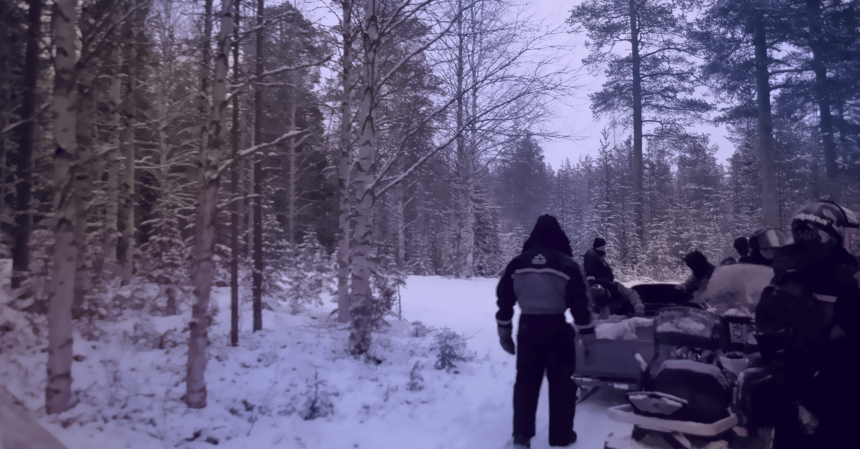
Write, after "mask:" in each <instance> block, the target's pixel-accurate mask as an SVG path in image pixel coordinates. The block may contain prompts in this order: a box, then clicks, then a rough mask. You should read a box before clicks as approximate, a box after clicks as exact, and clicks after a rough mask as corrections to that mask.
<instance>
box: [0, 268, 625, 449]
mask: <svg viewBox="0 0 860 449" xmlns="http://www.w3.org/2000/svg"><path fill="white" fill-rule="evenodd" d="M495 286H496V280H495V279H476V280H453V279H443V278H440V277H417V276H413V277H410V278H409V279H408V282H407V286H406V287H405V288H404V289H402V291H401V294H402V308H403V310H402V316H403V321H399V320H397V319H396V318H394V319H389V320H388V322H389V323H390V324H391V326H390V327H386V328H385V329H383V330H382V331H381V332H380V333H377V334H375V335H374V347H373V350H372V353H373V355H374V356H375V357H377V358H379V359H381V360H382V363H380V364H379V365H376V364H366V363H363V362H361V361H358V360H355V359H353V358H352V357H350V356H349V355H348V354H347V352H346V346H347V343H346V342H347V338H348V335H349V330H348V327H347V326H346V325H343V324H339V323H337V322H336V319H335V316H334V315H330V313H331V312H332V311H333V310H334V308H335V304H333V303H331V302H330V300H329V299H328V298H326V300H325V302H324V305H323V306H317V307H312V308H310V309H308V310H307V311H305V312H301V313H299V314H297V315H291V314H290V313H288V309H287V308H286V307H280V306H278V305H274V304H273V306H274V307H275V309H276V310H275V311H265V312H264V316H263V319H264V330H263V331H261V332H256V333H252V332H250V329H251V314H250V305H249V304H244V305H243V308H244V309H248V312H245V313H244V314H243V315H242V317H241V325H240V329H241V332H240V337H239V346H238V347H231V346H230V345H229V317H230V306H229V300H230V296H229V290H228V289H226V288H218V289H216V290H215V291H214V301H216V302H217V306H218V307H217V309H218V313H217V315H216V318H215V323H214V325H213V327H212V329H211V333H210V337H211V341H212V345H211V346H210V348H209V364H208V367H207V372H206V380H207V383H208V392H209V396H208V400H209V402H208V406H207V407H206V408H205V409H202V410H192V409H189V408H187V407H186V406H185V404H184V403H183V402H182V395H183V394H184V392H185V382H184V375H185V362H186V348H187V346H186V339H187V335H188V334H187V331H186V332H183V328H184V327H186V324H187V322H188V319H189V316H188V312H186V313H184V314H182V315H179V316H170V317H160V316H145V315H144V314H143V313H140V312H137V314H132V313H128V314H126V315H124V317H123V318H121V319H119V320H116V321H102V322H98V323H99V326H100V329H99V330H100V331H101V336H100V337H98V338H97V339H93V337H90V338H91V339H93V340H92V341H87V339H85V338H83V337H82V335H80V333H78V332H76V335H75V346H74V352H75V354H76V361H75V363H74V366H73V371H72V376H73V379H74V385H73V388H74V389H75V390H76V400H77V401H79V403H78V404H77V406H76V407H74V408H73V409H71V410H69V411H67V412H65V413H63V414H60V415H55V416H46V415H45V409H44V387H45V364H46V360H47V356H46V354H45V352H44V351H45V350H46V347H47V343H46V335H45V331H44V330H43V331H42V332H40V333H39V334H38V335H36V334H34V333H33V332H32V329H33V328H34V326H32V325H31V324H28V322H27V319H26V317H24V316H23V315H20V314H18V315H15V313H14V312H11V311H9V310H8V309H7V310H3V311H2V312H3V314H4V315H9V316H7V317H2V318H3V319H9V317H11V318H12V321H15V322H17V323H18V324H19V325H18V326H16V330H15V331H13V332H9V333H7V334H6V335H4V336H2V337H0V347H2V351H0V379H3V381H4V383H6V385H7V387H8V388H9V390H10V391H11V392H12V393H13V394H14V395H16V396H17V397H18V398H19V399H21V400H22V401H23V402H24V403H25V405H27V406H28V407H29V408H30V409H31V410H34V411H35V414H36V415H37V417H38V419H39V421H40V422H41V423H42V424H43V425H44V426H45V427H46V428H47V429H48V430H50V431H51V432H52V433H54V434H55V435H56V436H57V437H58V438H59V439H60V440H61V441H63V442H64V443H65V444H66V445H67V446H68V447H69V449H85V448H86V449H90V448H97V447H102V448H117V449H118V448H135V449H137V448H141V449H143V448H159V449H161V448H206V447H213V446H216V445H217V446H218V447H227V448H250V447H272V448H297V449H303V448H319V449H327V448H331V449H348V448H392V449H394V448H397V449H400V448H409V449H423V448H427V449H431V448H432V449H436V448H439V449H458V448H464V449H465V448H468V449H484V448H486V449H496V448H503V447H506V446H507V447H509V446H510V439H511V437H510V434H511V425H512V396H513V383H514V378H515V374H516V370H515V358H514V357H513V356H510V355H508V354H507V353H505V352H504V351H503V350H502V349H501V348H500V347H499V345H498V337H497V334H496V324H495V319H494V313H495V311H496V307H495V294H494V292H495ZM515 319H516V317H515ZM0 321H2V320H0ZM416 321H421V322H422V323H423V324H424V325H426V326H427V327H428V328H430V329H442V328H445V327H448V328H450V329H451V330H453V331H455V332H457V333H460V334H462V335H464V336H465V337H466V338H467V344H468V350H469V351H470V352H471V353H472V354H473V356H474V358H473V359H472V360H470V361H468V362H459V363H457V368H456V369H452V370H447V371H446V370H437V369H435V368H434V362H435V360H436V354H435V353H434V352H432V351H431V347H432V345H433V342H434V335H435V334H436V332H430V333H427V334H426V335H424V336H414V335H415V332H414V331H415V329H416V325H415V322H416ZM515 322H516V321H515ZM37 324H40V323H37ZM38 327H40V328H42V329H44V327H43V326H42V325H39V326H38ZM416 362H421V364H422V365H423V368H419V371H420V377H422V378H423V389H420V390H419V389H417V388H413V390H417V391H413V390H410V389H409V388H408V385H409V384H410V373H411V372H412V371H413V368H414V366H415V364H416ZM412 383H413V385H414V384H415V383H416V382H414V378H413V381H412ZM419 383H420V382H419ZM314 400H316V402H314ZM327 403H328V404H327ZM620 403H623V394H622V392H616V391H612V390H608V391H598V392H596V394H594V395H592V396H590V397H589V398H588V399H587V400H586V401H584V402H583V403H581V404H580V405H579V406H577V413H576V420H575V426H574V428H575V430H576V431H577V433H578V434H579V441H578V442H577V443H576V444H575V445H574V447H580V448H589V449H598V448H602V447H603V442H604V440H605V439H606V436H607V434H608V433H609V432H613V431H614V432H616V434H619V433H620V434H628V433H629V431H630V426H628V425H625V424H619V423H616V422H613V421H611V420H609V419H608V418H607V417H606V416H605V411H606V408H607V407H608V406H609V405H614V404H620ZM329 404H330V406H331V410H329V411H330V412H331V413H330V414H328V415H327V416H322V417H318V418H316V419H313V420H305V419H304V418H303V416H304V417H307V416H308V413H309V412H315V413H316V414H317V415H325V414H326V413H325V412H326V411H327V410H326V409H327V405H329ZM548 421H549V420H548V400H547V385H546V382H545V381H544V384H543V388H542V392H541V398H540V402H539V406H538V415H537V429H538V431H537V435H536V437H535V438H534V439H533V440H532V448H534V449H544V448H548V447H549V445H548V442H547V438H548V434H547V431H548Z"/></svg>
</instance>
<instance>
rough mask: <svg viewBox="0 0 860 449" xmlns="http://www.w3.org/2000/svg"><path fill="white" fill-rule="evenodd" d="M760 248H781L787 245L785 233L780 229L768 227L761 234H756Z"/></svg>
mask: <svg viewBox="0 0 860 449" xmlns="http://www.w3.org/2000/svg"><path fill="white" fill-rule="evenodd" d="M755 239H756V242H757V243H758V248H759V249H760V250H762V249H769V248H779V247H780V246H784V245H785V233H783V232H782V230H780V229H768V230H766V231H764V232H762V233H761V234H758V235H756V236H755Z"/></svg>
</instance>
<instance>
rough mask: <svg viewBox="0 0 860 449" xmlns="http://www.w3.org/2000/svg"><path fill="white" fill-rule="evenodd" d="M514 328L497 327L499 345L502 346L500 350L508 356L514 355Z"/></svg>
mask: <svg viewBox="0 0 860 449" xmlns="http://www.w3.org/2000/svg"><path fill="white" fill-rule="evenodd" d="M513 335H514V327H513V326H511V325H508V326H499V343H500V344H501V345H502V349H504V350H505V352H507V353H508V354H510V355H514V354H516V352H517V351H516V347H515V346H514V337H513Z"/></svg>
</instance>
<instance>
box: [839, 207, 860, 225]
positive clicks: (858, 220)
mask: <svg viewBox="0 0 860 449" xmlns="http://www.w3.org/2000/svg"><path fill="white" fill-rule="evenodd" d="M842 212H844V213H845V219H846V221H847V223H845V227H846V228H860V215H857V212H854V211H853V210H851V209H846V208H844V207H843V208H842Z"/></svg>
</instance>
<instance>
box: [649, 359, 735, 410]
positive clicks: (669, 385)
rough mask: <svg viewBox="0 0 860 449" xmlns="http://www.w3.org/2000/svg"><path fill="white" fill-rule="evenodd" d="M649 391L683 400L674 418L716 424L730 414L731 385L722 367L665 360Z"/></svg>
mask: <svg viewBox="0 0 860 449" xmlns="http://www.w3.org/2000/svg"><path fill="white" fill-rule="evenodd" d="M650 391H653V392H658V393H662V394H664V395H669V396H671V397H676V398H680V399H682V400H683V406H682V407H680V408H678V409H677V410H676V411H675V412H673V413H671V414H670V415H669V417H670V418H671V419H676V420H681V421H694V422H701V423H713V422H717V421H719V420H721V419H724V418H726V417H727V416H729V414H730V410H729V408H730V406H731V401H732V386H731V384H730V383H729V380H728V379H727V378H726V376H725V375H724V374H723V372H722V371H721V370H720V368H719V367H717V366H716V365H713V364H709V363H702V362H696V361H693V360H666V361H664V362H663V363H662V364H661V365H660V368H659V369H658V370H657V373H656V374H655V375H654V379H653V381H652V388H651V389H650Z"/></svg>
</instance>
